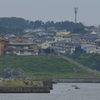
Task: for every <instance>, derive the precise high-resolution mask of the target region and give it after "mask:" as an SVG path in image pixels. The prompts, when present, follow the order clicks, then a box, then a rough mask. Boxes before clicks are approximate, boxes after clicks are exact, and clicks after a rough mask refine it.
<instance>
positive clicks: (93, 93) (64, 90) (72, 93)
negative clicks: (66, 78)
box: [0, 83, 100, 100]
mask: <svg viewBox="0 0 100 100" xmlns="http://www.w3.org/2000/svg"><path fill="white" fill-rule="evenodd" d="M74 85H77V86H78V87H79V88H80V89H75V87H74ZM0 100H100V83H58V84H54V85H53V90H51V91H50V93H21V94H20V93H8V94H4V93H1V94H0Z"/></svg>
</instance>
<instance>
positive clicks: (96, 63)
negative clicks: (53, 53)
mask: <svg viewBox="0 0 100 100" xmlns="http://www.w3.org/2000/svg"><path fill="white" fill-rule="evenodd" d="M65 55H66V56H67V57H70V58H72V59H74V60H76V61H77V62H79V63H81V64H83V65H84V66H87V67H89V68H91V69H95V70H99V71H100V54H98V53H92V54H86V53H84V54H81V53H78V52H75V53H73V54H69V53H66V54H65Z"/></svg>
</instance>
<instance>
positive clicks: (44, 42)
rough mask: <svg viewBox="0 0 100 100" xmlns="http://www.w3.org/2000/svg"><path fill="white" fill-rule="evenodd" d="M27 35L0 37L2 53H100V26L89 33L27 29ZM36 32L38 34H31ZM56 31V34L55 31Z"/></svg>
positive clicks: (52, 28) (52, 29)
mask: <svg viewBox="0 0 100 100" xmlns="http://www.w3.org/2000/svg"><path fill="white" fill-rule="evenodd" d="M24 31H25V32H26V34H25V35H22V36H20V35H18V36H16V35H14V34H5V35H1V37H0V55H9V54H16V55H46V54H50V55H58V54H59V53H66V52H69V53H73V52H74V51H78V52H80V53H100V27H96V28H91V29H90V30H88V32H87V33H84V34H83V33H70V32H69V31H66V30H62V31H57V30H55V28H54V27H49V28H48V31H52V32H51V33H50V32H49V33H47V32H45V31H44V29H42V28H38V29H36V30H32V29H25V30H24ZM32 32H36V34H31V33H32ZM53 32H55V34H54V33H53Z"/></svg>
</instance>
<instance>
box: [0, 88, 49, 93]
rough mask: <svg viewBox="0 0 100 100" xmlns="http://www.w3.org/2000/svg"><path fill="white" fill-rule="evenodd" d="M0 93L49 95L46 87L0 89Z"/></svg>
mask: <svg viewBox="0 0 100 100" xmlns="http://www.w3.org/2000/svg"><path fill="white" fill-rule="evenodd" d="M0 93H50V89H49V88H48V87H0Z"/></svg>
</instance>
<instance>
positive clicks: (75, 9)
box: [74, 7, 78, 23]
mask: <svg viewBox="0 0 100 100" xmlns="http://www.w3.org/2000/svg"><path fill="white" fill-rule="evenodd" d="M77 10H78V7H74V13H75V23H77Z"/></svg>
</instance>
